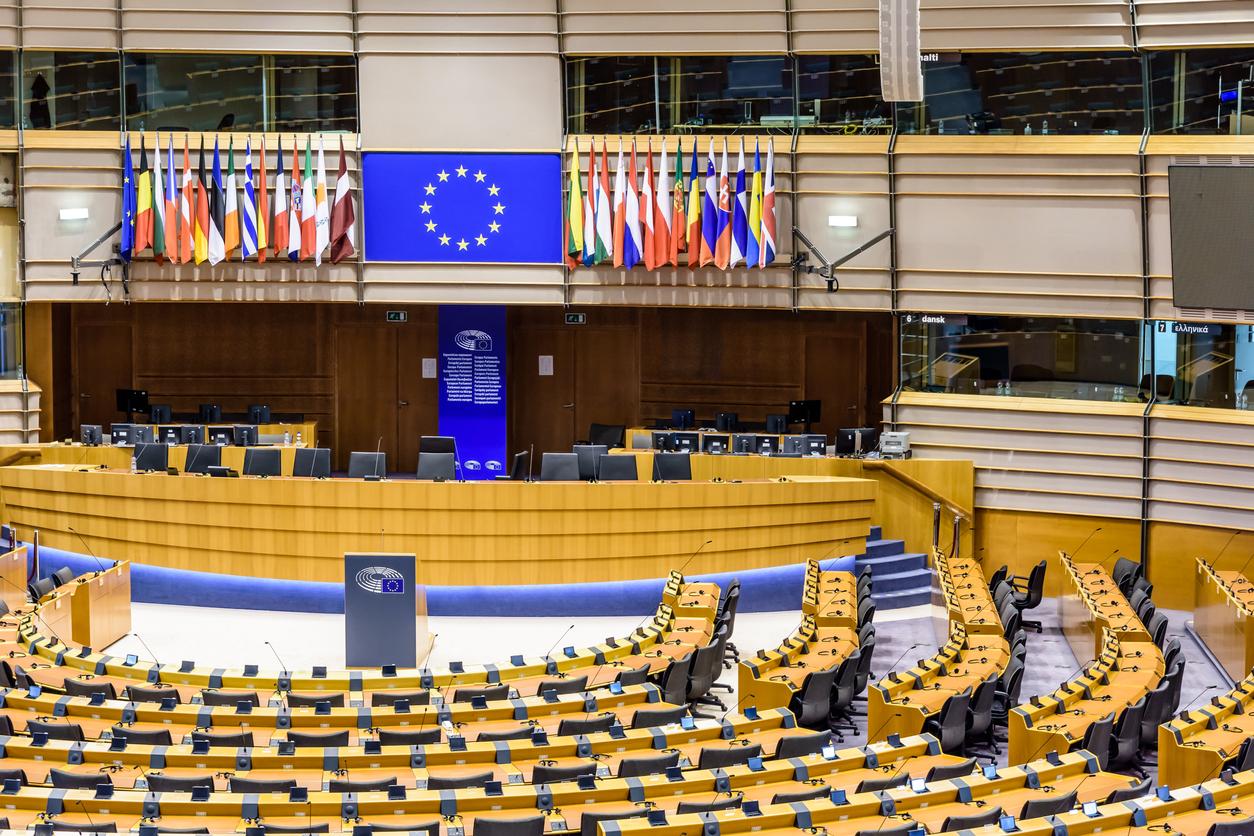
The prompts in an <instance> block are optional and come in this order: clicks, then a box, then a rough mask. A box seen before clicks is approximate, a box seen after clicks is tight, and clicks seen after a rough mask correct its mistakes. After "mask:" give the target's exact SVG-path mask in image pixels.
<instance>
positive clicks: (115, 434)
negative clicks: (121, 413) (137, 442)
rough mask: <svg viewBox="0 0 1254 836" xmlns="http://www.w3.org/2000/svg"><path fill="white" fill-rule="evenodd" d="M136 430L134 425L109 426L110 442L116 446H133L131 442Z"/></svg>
mask: <svg viewBox="0 0 1254 836" xmlns="http://www.w3.org/2000/svg"><path fill="white" fill-rule="evenodd" d="M134 428H135V425H134V424H110V425H109V441H110V443H112V444H114V445H118V444H133V443H134V442H132V441H131V431H132V430H133V429H134Z"/></svg>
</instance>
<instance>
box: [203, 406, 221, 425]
mask: <svg viewBox="0 0 1254 836" xmlns="http://www.w3.org/2000/svg"><path fill="white" fill-rule="evenodd" d="M221 420H222V407H220V406H218V405H217V404H214V403H202V404H201V405H200V423H202V424H216V423H218V422H219V421H221Z"/></svg>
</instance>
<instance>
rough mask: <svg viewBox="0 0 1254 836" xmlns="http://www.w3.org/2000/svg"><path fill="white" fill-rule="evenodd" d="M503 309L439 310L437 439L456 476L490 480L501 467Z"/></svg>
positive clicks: (503, 469)
mask: <svg viewBox="0 0 1254 836" xmlns="http://www.w3.org/2000/svg"><path fill="white" fill-rule="evenodd" d="M505 427H506V415H505V307H504V306H503V305H441V306H440V435H443V436H452V437H453V438H455V439H456V440H457V463H458V466H459V471H460V472H459V474H458V475H459V476H460V477H461V478H463V479H495V478H496V477H497V475H499V474H503V473H505V472H506V468H507V467H508V465H507V464H506V461H505V455H506V451H505Z"/></svg>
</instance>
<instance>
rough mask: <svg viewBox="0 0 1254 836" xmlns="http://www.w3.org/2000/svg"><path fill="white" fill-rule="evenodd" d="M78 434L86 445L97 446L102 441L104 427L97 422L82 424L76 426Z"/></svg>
mask: <svg viewBox="0 0 1254 836" xmlns="http://www.w3.org/2000/svg"><path fill="white" fill-rule="evenodd" d="M78 436H79V439H81V440H82V442H83V444H86V445H87V446H88V447H99V446H100V445H101V444H103V443H104V427H102V426H100V425H99V424H83V425H82V426H80V427H79V428H78Z"/></svg>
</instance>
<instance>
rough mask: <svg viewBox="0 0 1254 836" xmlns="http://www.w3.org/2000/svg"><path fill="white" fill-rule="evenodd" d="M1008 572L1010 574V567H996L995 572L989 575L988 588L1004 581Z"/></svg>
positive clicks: (992, 587)
mask: <svg viewBox="0 0 1254 836" xmlns="http://www.w3.org/2000/svg"><path fill="white" fill-rule="evenodd" d="M1009 574H1010V567H1009V566H1002V567H1001V568H1000V569H998V570H997V571H996V572H994V573H993V574H992V575H990V576H989V578H988V588H989V589H990V590H992V589H996V588H997V584H999V583H1001V582H1002V581H1004V580H1005V579H1006V577H1007V576H1008V575H1009Z"/></svg>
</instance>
